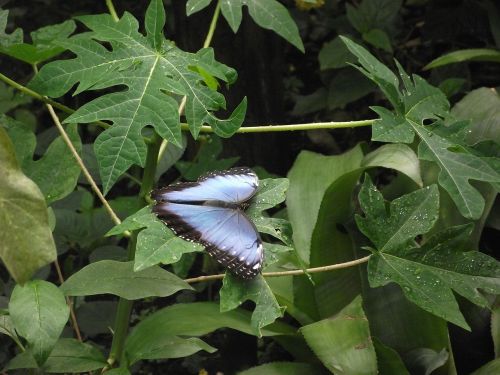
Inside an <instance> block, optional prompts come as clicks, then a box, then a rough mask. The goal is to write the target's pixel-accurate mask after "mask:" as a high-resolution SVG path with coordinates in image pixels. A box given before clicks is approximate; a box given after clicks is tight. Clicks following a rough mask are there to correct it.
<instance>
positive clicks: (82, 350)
mask: <svg viewBox="0 0 500 375" xmlns="http://www.w3.org/2000/svg"><path fill="white" fill-rule="evenodd" d="M106 364H107V362H106V359H105V358H104V356H103V354H102V353H101V351H100V350H99V349H97V348H96V347H94V346H92V345H90V344H88V343H83V342H80V341H78V340H75V339H60V340H59V341H58V342H57V344H56V346H55V347H54V350H53V351H52V353H50V356H49V358H48V359H47V362H45V364H44V365H43V370H44V371H45V372H49V373H81V372H87V371H93V370H98V369H102V368H104V367H105V366H106Z"/></svg>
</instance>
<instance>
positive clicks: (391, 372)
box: [372, 337, 410, 375]
mask: <svg viewBox="0 0 500 375" xmlns="http://www.w3.org/2000/svg"><path fill="white" fill-rule="evenodd" d="M372 339H373V343H374V346H375V352H376V353H377V363H378V370H379V373H380V374H384V375H410V373H409V372H408V370H407V369H406V367H405V365H404V363H403V360H402V359H401V357H400V356H399V354H398V352H397V351H395V350H394V349H392V348H390V347H388V346H386V345H384V344H383V343H382V341H380V340H379V339H377V338H376V337H372Z"/></svg>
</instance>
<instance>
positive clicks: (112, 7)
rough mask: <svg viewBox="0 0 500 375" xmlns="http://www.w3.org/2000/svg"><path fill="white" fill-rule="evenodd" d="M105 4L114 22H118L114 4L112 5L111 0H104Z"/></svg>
mask: <svg viewBox="0 0 500 375" xmlns="http://www.w3.org/2000/svg"><path fill="white" fill-rule="evenodd" d="M106 6H107V7H108V10H109V14H111V17H113V20H114V21H115V22H118V21H119V20H120V18H119V17H118V14H117V13H116V9H115V6H114V5H113V0H106Z"/></svg>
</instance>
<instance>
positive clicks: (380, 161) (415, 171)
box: [362, 144, 423, 187]
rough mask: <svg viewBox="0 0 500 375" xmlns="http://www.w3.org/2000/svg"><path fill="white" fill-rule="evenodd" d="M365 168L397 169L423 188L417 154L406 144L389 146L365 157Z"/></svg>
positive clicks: (384, 146)
mask: <svg viewBox="0 0 500 375" xmlns="http://www.w3.org/2000/svg"><path fill="white" fill-rule="evenodd" d="M362 165H363V167H365V168H367V167H375V166H376V167H384V168H391V169H395V170H397V171H399V172H401V173H404V174H405V175H407V176H408V177H409V178H411V179H412V180H413V181H414V182H415V183H416V184H417V185H418V186H420V187H422V186H423V182H422V177H421V176H420V163H419V161H418V158H417V155H416V154H415V152H414V151H413V150H412V149H411V148H410V147H408V146H407V145H404V144H388V145H383V146H381V147H379V148H377V149H376V150H375V151H373V152H370V153H369V154H367V155H365V157H364V159H363V163H362Z"/></svg>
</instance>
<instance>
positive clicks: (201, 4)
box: [186, 0, 212, 16]
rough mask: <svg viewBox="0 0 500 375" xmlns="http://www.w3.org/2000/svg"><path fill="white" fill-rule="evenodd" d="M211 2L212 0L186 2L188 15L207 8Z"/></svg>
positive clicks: (189, 0)
mask: <svg viewBox="0 0 500 375" xmlns="http://www.w3.org/2000/svg"><path fill="white" fill-rule="evenodd" d="M211 2H212V0H188V1H187V3H186V15H187V16H190V15H192V14H195V13H196V12H199V11H200V10H202V9H205V8H206V7H207V6H209V5H210V3H211Z"/></svg>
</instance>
